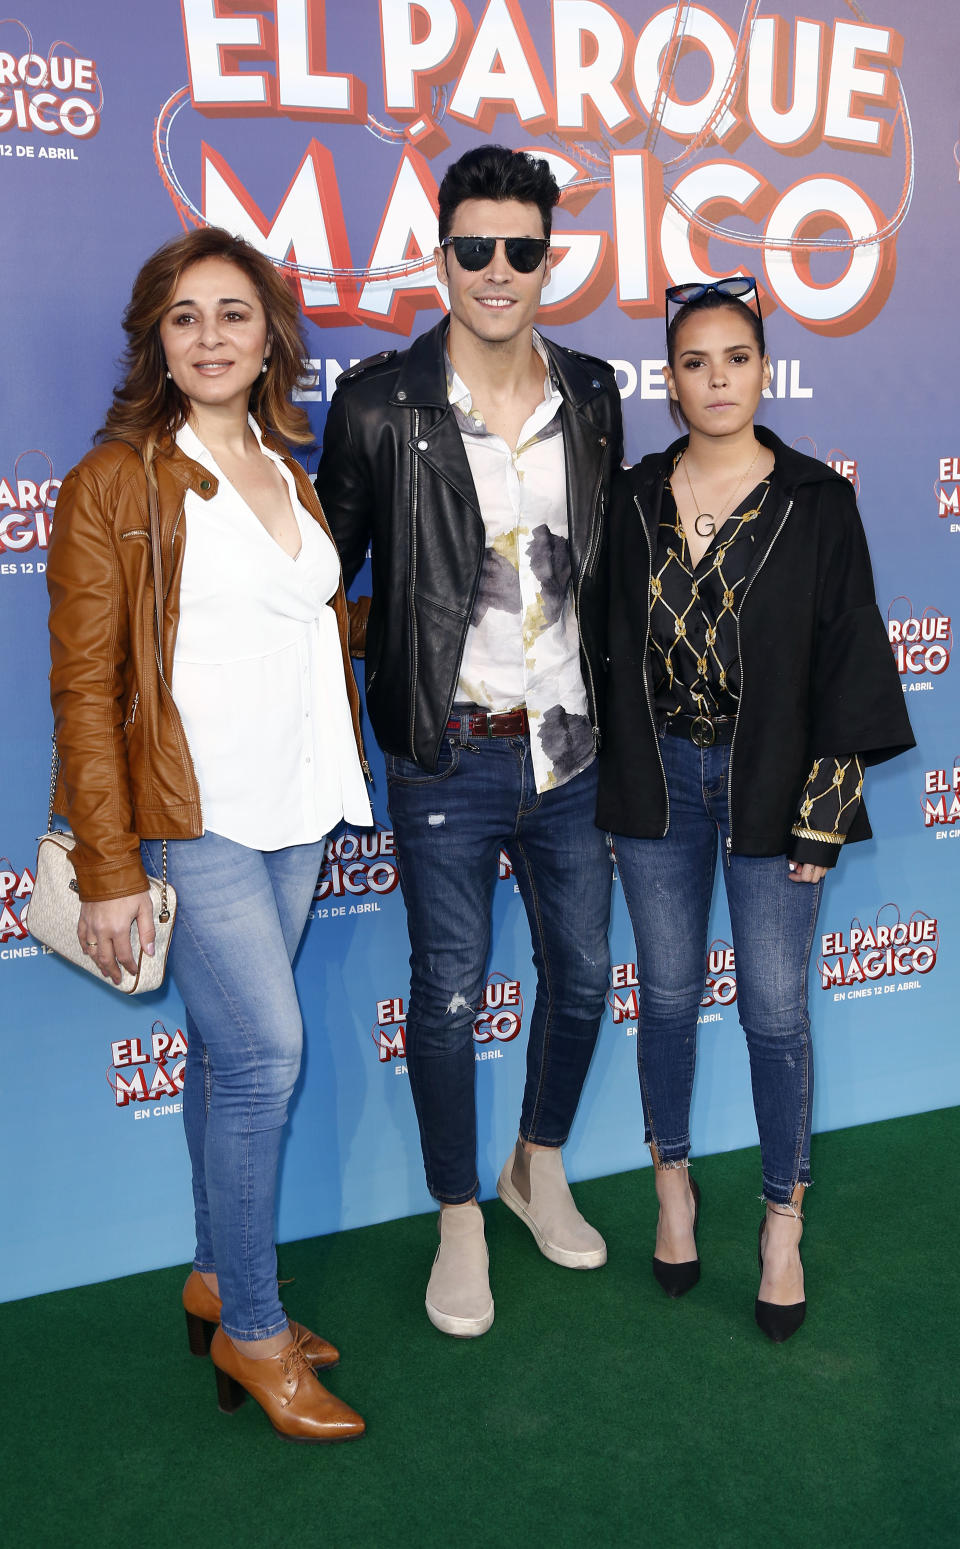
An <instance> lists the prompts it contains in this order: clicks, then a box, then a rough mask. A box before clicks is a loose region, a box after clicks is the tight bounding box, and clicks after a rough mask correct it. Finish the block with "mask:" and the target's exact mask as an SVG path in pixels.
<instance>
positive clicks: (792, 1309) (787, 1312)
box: [753, 1211, 807, 1345]
mask: <svg viewBox="0 0 960 1549" xmlns="http://www.w3.org/2000/svg"><path fill="white" fill-rule="evenodd" d="M800 1220H801V1221H802V1220H803V1212H802V1211H801V1213H800ZM766 1226H767V1217H766V1215H764V1217H763V1220H762V1221H761V1222H760V1231H759V1233H758V1235H757V1263H758V1264H759V1266H760V1273H761V1275H762V1274H763V1234H764V1232H765V1230H766ZM797 1251H798V1252H799V1251H800V1250H799V1248H798V1249H797ZM801 1262H802V1261H801ZM753 1315H754V1317H755V1318H756V1320H757V1327H758V1328H760V1329H762V1331H763V1332H764V1334H766V1336H767V1338H768V1339H772V1340H773V1342H774V1344H775V1345H782V1344H783V1342H784V1340H785V1339H789V1338H790V1337H791V1336H792V1335H793V1334H795V1333H796V1332H797V1329H798V1328H799V1327H800V1325H801V1323H802V1322H803V1320H804V1318H805V1317H806V1316H807V1304H806V1302H805V1301H802V1302H788V1303H787V1304H786V1305H785V1306H780V1305H779V1303H777V1302H762V1301H761V1300H760V1298H759V1296H758V1297H757V1299H756V1301H755V1302H754V1306H753Z"/></svg>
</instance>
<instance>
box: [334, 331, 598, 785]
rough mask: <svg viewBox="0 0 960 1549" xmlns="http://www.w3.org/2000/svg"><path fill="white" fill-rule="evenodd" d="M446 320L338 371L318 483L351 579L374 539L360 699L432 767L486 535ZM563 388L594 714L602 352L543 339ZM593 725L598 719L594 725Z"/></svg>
mask: <svg viewBox="0 0 960 1549" xmlns="http://www.w3.org/2000/svg"><path fill="white" fill-rule="evenodd" d="M446 328H447V323H446V320H445V319H444V321H442V322H441V323H438V325H437V326H436V327H435V328H432V329H431V330H430V331H429V332H428V333H426V334H422V335H421V336H420V338H418V339H415V340H414V342H413V344H412V345H411V346H410V348H409V349H408V350H404V351H402V352H401V353H399V354H398V353H397V351H396V350H386V351H384V353H383V354H382V355H375V356H373V357H371V359H369V360H365V361H363V362H361V364H360V365H358V366H354V367H353V369H352V370H351V371H345V372H344V373H343V374H342V375H341V376H340V377H339V378H338V380H337V391H336V393H335V394H334V396H333V400H332V402H331V404H330V409H329V412H328V415H327V423H326V427H325V430H324V436H323V456H322V458H321V460H320V467H319V470H318V473H317V481H316V485H317V494H318V495H319V496H320V501H321V504H322V506H323V510H324V514H325V516H326V518H327V521H328V522H329V524H330V528H331V531H332V532H333V536H334V539H335V541H336V544H337V547H338V549H339V550H340V558H341V561H342V564H343V573H344V581H345V583H346V585H347V586H349V585H350V583H351V582H352V580H353V578H354V577H355V575H356V574H357V571H358V570H359V569H360V567H361V565H362V564H363V562H364V559H365V557H366V553H367V546H368V544H371V541H372V561H373V598H372V602H371V606H370V617H369V622H368V624H367V636H366V694H367V709H368V711H369V713H370V720H371V722H372V724H373V729H374V732H375V733H376V737H377V741H378V742H379V744H380V746H381V748H382V749H383V750H384V752H387V753H394V754H399V755H400V756H403V757H406V758H412V759H414V760H416V762H417V763H419V764H421V765H422V766H423V767H424V768H426V769H431V770H432V769H435V768H436V763H437V755H438V753H439V750H440V744H441V741H442V738H443V734H444V730H445V727H446V723H447V719H448V717H449V715H450V708H451V706H452V704H453V699H454V694H455V692H456V687H457V682H458V679H459V676H460V661H461V658H462V656H463V647H464V641H465V639H466V634H467V628H468V625H469V623H470V618H471V615H472V613H473V604H474V598H475V596H476V592H477V585H478V583H479V580H480V570H481V566H482V563H483V552H484V545H485V535H484V527H483V520H482V517H481V514H480V506H479V503H478V500H477V494H476V490H475V488H474V484H473V479H472V477H471V474H470V467H469V464H468V462H467V454H466V452H465V451H464V448H463V441H462V438H461V435H460V431H459V429H458V427H457V422H456V419H455V417H454V414H453V411H452V409H451V408H450V405H449V404H448V402H447V380H446V369H445V363H444V348H443V346H444V337H445V333H446ZM544 344H545V346H546V350H547V354H548V355H549V358H550V363H551V366H552V369H553V372H554V375H555V376H556V379H557V382H558V386H559V390H560V392H561V394H562V396H563V408H562V410H561V418H562V423H563V437H564V454H565V459H566V475H567V511H568V515H569V523H570V565H571V585H572V587H573V589H574V600H575V605H576V612H577V622H578V625H579V629H580V656H581V664H582V668H583V676H584V682H585V684H586V689H587V696H588V704H589V709H590V714H591V719H592V724H593V726H594V728H597V727H599V725H600V714H601V697H602V677H603V667H604V657H605V641H606V566H605V563H604V562H603V556H602V553H601V550H602V546H603V530H604V517H605V511H606V504H607V497H608V492H609V486H610V477H611V474H612V472H613V470H614V469H615V468H617V467H619V465H620V461H621V458H622V456H623V428H622V422H621V415H620V394H619V391H618V389H617V385H616V378H615V376H614V373H613V371H612V370H611V368H610V366H609V365H608V364H607V362H606V361H602V360H595V359H594V358H593V356H592V355H579V354H577V353H576V352H575V351H573V350H567V349H563V348H561V347H560V346H559V345H556V344H552V343H550V342H549V341H548V340H544ZM595 736H597V737H598V736H599V733H598V732H596V730H595Z"/></svg>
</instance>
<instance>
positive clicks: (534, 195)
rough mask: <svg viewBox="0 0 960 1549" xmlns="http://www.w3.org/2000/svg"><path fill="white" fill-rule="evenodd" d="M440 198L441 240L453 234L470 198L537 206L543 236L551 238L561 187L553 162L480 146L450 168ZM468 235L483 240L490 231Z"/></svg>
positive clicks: (496, 146)
mask: <svg viewBox="0 0 960 1549" xmlns="http://www.w3.org/2000/svg"><path fill="white" fill-rule="evenodd" d="M438 198H439V221H440V240H441V241H442V240H443V238H444V237H448V236H449V235H450V227H451V226H452V225H453V217H454V215H455V214H456V211H457V207H458V206H459V205H461V204H463V203H464V201H465V200H467V199H495V200H496V201H497V202H498V203H500V202H501V201H502V200H504V199H518V200H519V201H520V203H521V204H535V205H536V206H537V208H538V210H539V211H540V218H541V220H542V221H543V234H544V236H545V237H549V235H550V223H551V218H552V213H553V207H554V205H555V204H556V203H557V201H558V200H559V198H560V188H559V185H558V183H557V180H556V178H555V177H554V175H553V173H552V172H551V171H550V163H549V162H547V161H544V159H543V157H542V156H530V155H528V154H527V152H526V151H511V150H508V149H507V147H506V146H505V145H478V146H477V147H476V149H475V150H472V151H467V152H466V153H465V154H464V155H463V156H461V157H460V159H459V161H455V162H452V163H451V165H450V166H449V167H448V168H447V170H446V172H445V173H444V175H443V182H442V183H441V184H440V192H439V196H438ZM465 235H468V236H476V237H482V236H486V232H483V231H472V232H468V233H465Z"/></svg>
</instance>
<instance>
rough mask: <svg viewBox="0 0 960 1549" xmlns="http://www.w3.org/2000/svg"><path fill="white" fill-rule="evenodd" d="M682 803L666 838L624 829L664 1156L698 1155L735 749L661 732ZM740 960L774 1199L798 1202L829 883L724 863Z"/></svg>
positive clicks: (645, 1079) (783, 870)
mask: <svg viewBox="0 0 960 1549" xmlns="http://www.w3.org/2000/svg"><path fill="white" fill-rule="evenodd" d="M660 751H661V754H662V757H663V764H664V771H665V773H666V777H667V790H668V793H669V797H670V809H669V810H670V826H669V829H668V830H667V834H666V837H665V838H663V839H629V838H627V837H626V836H624V835H618V834H614V836H613V840H614V846H615V848H616V853H617V868H618V871H619V874H620V880H621V882H622V883H623V891H624V896H625V898H626V901H627V908H628V909H629V911H630V919H631V921H632V924H633V930H634V935H635V936H636V941H637V976H638V979H639V981H640V985H639V991H638V994H639V1019H638V1020H639V1027H638V1029H637V1061H638V1064H639V1068H640V1091H641V1095H642V1098H643V1112H644V1119H645V1121H646V1140H647V1142H648V1144H649V1143H650V1141H653V1142H654V1143H655V1144H656V1147H657V1150H658V1151H659V1153H660V1157H661V1160H662V1161H664V1162H674V1163H676V1162H680V1163H682V1162H683V1161H684V1160H685V1159H686V1157H687V1155H688V1153H689V1150H690V1099H691V1096H692V1093H693V1075H694V1068H695V1066H696V1060H697V1016H698V1013H699V1009H700V1000H701V997H702V995H703V986H704V978H705V974H706V957H707V921H708V916H709V912H710V900H711V897H712V895H713V879H714V872H715V868H716V864H717V851H718V840H719V845H720V848H721V849H723V850H724V851H725V848H726V838H727V834H728V833H729V818H728V807H727V787H728V781H729V766H730V748H729V746H723V745H714V746H713V747H710V748H703V749H701V748H697V747H694V745H693V743H692V742H686V741H684V740H683V739H682V738H680V737H668V736H661V739H660ZM721 870H722V874H723V881H724V886H725V888H726V893H727V904H728V906H729V909H730V925H731V929H732V932H733V945H734V951H735V953H736V963H737V1011H738V1012H739V1015H740V1023H741V1026H742V1027H743V1030H744V1033H745V1035H746V1040H747V1050H748V1053H749V1056H750V1077H751V1083H752V1087H753V1107H754V1112H755V1114H756V1119H757V1130H758V1132H759V1136H760V1158H761V1163H762V1167H763V1193H764V1197H765V1198H766V1199H769V1200H771V1201H772V1202H773V1203H775V1204H786V1203H787V1202H788V1201H789V1199H790V1196H791V1194H792V1193H793V1188H794V1185H795V1184H796V1183H809V1182H810V1125H811V1116H812V1112H813V1050H812V1048H811V1043H810V1018H809V1015H808V1011H807V969H808V965H809V962H810V949H811V946H812V944H813V932H814V928H815V926H816V922H817V912H818V910H819V907H820V893H821V889H822V886H823V884H822V883H821V882H816V883H809V882H791V881H790V877H789V875H788V872H787V858H786V856H785V855H732V856H731V857H730V862H729V864H727V862H726V860H723V861H721Z"/></svg>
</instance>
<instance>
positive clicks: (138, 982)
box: [23, 470, 177, 995]
mask: <svg viewBox="0 0 960 1549" xmlns="http://www.w3.org/2000/svg"><path fill="white" fill-rule="evenodd" d="M144 471H146V470H144ZM147 504H148V506H149V510H150V546H151V549H152V557H153V590H154V607H155V610H156V626H157V652H158V655H159V657H160V671H161V673H162V672H163V660H162V653H163V592H162V586H161V576H160V515H159V511H158V509H157V492H156V489H155V487H154V486H153V484H152V483H151V482H150V480H149V478H148V479H147ZM59 769H60V755H59V753H58V751H57V741H56V737H54V739H53V757H52V760H51V765H50V803H49V806H48V809H47V832H46V833H45V834H44V835H43V837H42V838H41V839H40V842H39V848H38V850H37V867H36V872H35V873H34V877H35V880H34V886H33V894H32V896H31V898H30V902H29V904H28V905H27V908H26V909H25V911H24V914H23V920H24V923H25V924H26V925H27V928H28V929H29V931H30V934H31V936H33V937H34V939H35V940H36V941H39V942H40V943H41V944H42V945H43V946H45V947H49V948H50V950H51V951H53V952H56V953H58V955H59V956H60V957H63V958H66V960H67V962H69V963H75V964H76V966H77V967H78V968H84V969H86V971H87V972H88V973H92V974H96V976H97V978H98V979H99V980H100V982H101V983H102V984H109V985H110V986H111V988H113V989H118V990H120V991H121V992H122V993H123V994H124V995H142V994H144V993H145V992H146V991H148V990H157V989H159V988H160V986H161V984H162V983H163V976H164V973H165V971H166V966H167V952H168V951H169V948H170V938H171V936H172V935H173V927H174V922H175V920H176V916H177V895H176V892H175V890H174V888H173V885H172V884H171V883H169V882H168V881H167V841H166V840H164V841H163V875H162V877H159V878H158V877H148V878H147V883H148V886H149V889H150V900H151V903H152V905H153V924H154V930H155V933H156V942H155V946H154V955H153V957H148V956H147V954H146V953H145V952H144V951H142V949H141V946H140V935H139V932H138V930H137V924H136V921H134V922H133V924H132V926H131V929H130V939H131V946H132V948H133V958H134V961H135V962H136V964H137V971H136V973H135V974H131V973H129V972H128V971H127V969H125V968H124V967H123V966H121V968H120V983H119V984H118V985H114V983H113V980H112V979H105V978H104V977H103V975H102V974H101V973H100V970H99V968H98V967H97V965H96V963H95V962H94V960H93V959H92V958H90V957H88V956H87V955H86V953H85V952H84V951H83V950H82V949H81V946H80V941H79V938H78V935H77V927H78V925H79V923H80V890H79V888H78V886H77V879H76V874H75V872H74V868H73V862H72V860H71V858H70V856H71V851H72V850H73V848H74V846H75V845H76V842H77V841H76V839H75V838H74V837H73V835H72V834H65V833H61V832H58V831H57V830H55V829H54V827H53V803H54V794H55V792H56V788H57V775H58V773H59Z"/></svg>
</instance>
